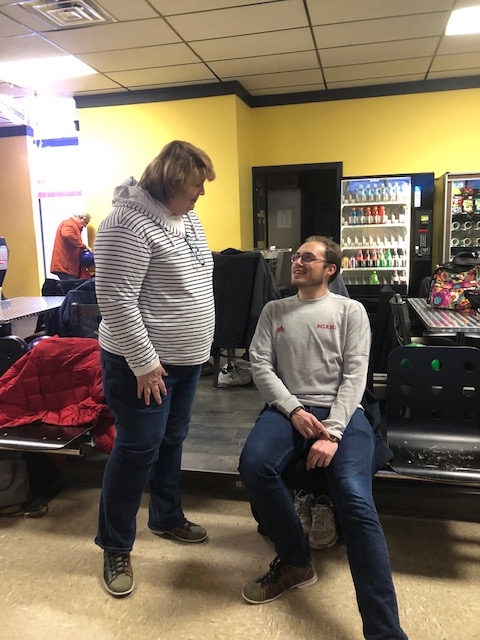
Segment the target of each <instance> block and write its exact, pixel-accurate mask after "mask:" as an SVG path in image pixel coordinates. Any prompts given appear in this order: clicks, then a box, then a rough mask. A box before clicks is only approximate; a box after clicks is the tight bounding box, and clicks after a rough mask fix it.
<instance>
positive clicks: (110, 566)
mask: <svg viewBox="0 0 480 640" xmlns="http://www.w3.org/2000/svg"><path fill="white" fill-rule="evenodd" d="M103 583H104V585H105V588H106V590H107V591H108V593H111V594H112V596H117V597H120V596H127V595H128V594H129V593H132V591H133V586H134V584H133V570H132V564H131V562H130V554H129V553H117V552H116V551H105V550H104V552H103Z"/></svg>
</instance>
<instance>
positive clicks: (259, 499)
mask: <svg viewBox="0 0 480 640" xmlns="http://www.w3.org/2000/svg"><path fill="white" fill-rule="evenodd" d="M308 410H309V411H311V412H312V413H313V414H314V415H315V416H316V417H317V418H318V419H319V420H320V421H322V420H324V419H325V418H326V417H327V416H328V413H329V409H323V408H320V407H309V408H308ZM374 439H375V436H374V433H373V429H372V427H371V425H370V423H369V422H368V420H367V419H366V417H365V415H364V414H363V412H362V411H361V410H360V409H357V411H356V412H355V413H354V415H353V417H352V419H351V421H350V423H349V424H348V426H347V428H346V430H345V432H344V435H343V438H342V440H341V442H340V444H339V447H338V450H337V453H336V454H335V456H334V457H333V460H332V462H331V463H330V465H329V466H328V467H326V468H325V473H326V476H327V479H328V483H329V487H330V490H331V492H332V496H333V501H334V504H335V509H336V511H337V514H338V517H339V519H340V522H341V524H342V531H343V536H344V540H345V544H346V548H347V555H348V561H349V564H350V570H351V573H352V577H353V582H354V585H355V590H356V594H357V603H358V607H359V610H360V614H361V616H362V620H363V632H364V636H365V638H367V639H368V640H406V635H405V634H404V632H403V631H402V629H401V628H400V623H399V618H398V607H397V600H396V596H395V589H394V586H393V581H392V575H391V569H390V561H389V557H388V550H387V545H386V542H385V536H384V533H383V529H382V526H381V524H380V521H379V518H378V514H377V510H376V507H375V503H374V500H373V495H372V476H373V461H374V446H375V444H374ZM311 444H312V441H310V440H305V439H304V438H303V437H302V436H301V435H300V434H299V433H298V431H296V429H295V428H294V427H293V425H292V423H291V421H290V420H289V419H288V418H287V417H286V416H284V415H283V414H282V413H280V412H279V411H277V410H276V409H275V408H273V407H266V408H265V409H264V410H263V411H262V413H261V414H260V416H259V417H258V419H257V421H256V423H255V425H254V427H253V429H252V431H251V432H250V435H249V436H248V438H247V441H246V443H245V446H244V449H243V451H242V455H241V457H240V468H239V469H240V474H241V477H242V480H243V482H244V483H245V486H246V488H247V492H248V495H249V498H250V502H251V504H252V507H253V509H254V511H255V515H256V516H257V517H258V518H259V521H260V525H261V526H262V527H263V529H264V530H265V532H266V533H267V535H268V537H269V538H270V540H271V541H272V542H273V544H274V546H275V550H276V552H277V554H278V555H279V556H280V557H281V558H282V560H283V561H284V562H285V563H287V564H293V565H297V566H305V565H306V564H308V563H310V561H311V556H310V549H309V546H308V541H307V540H306V539H305V536H304V534H303V531H302V526H301V524H300V521H299V519H298V517H297V515H296V513H295V509H294V506H293V500H292V497H291V495H290V492H289V490H288V488H287V487H286V486H285V483H284V482H283V480H282V478H281V474H282V473H283V471H284V470H285V469H286V468H287V467H288V466H289V465H291V464H292V463H294V462H295V461H296V460H298V459H299V458H300V457H302V456H303V455H304V454H305V452H306V451H307V450H308V448H309V447H310V446H311Z"/></svg>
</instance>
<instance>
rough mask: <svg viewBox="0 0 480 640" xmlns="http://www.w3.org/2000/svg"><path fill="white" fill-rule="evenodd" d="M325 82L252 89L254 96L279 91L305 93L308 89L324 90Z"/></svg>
mask: <svg viewBox="0 0 480 640" xmlns="http://www.w3.org/2000/svg"><path fill="white" fill-rule="evenodd" d="M324 90H325V85H324V84H323V82H322V84H301V85H294V86H292V87H274V88H272V89H270V88H265V87H263V88H262V89H250V93H251V94H252V96H268V95H276V94H279V93H305V92H306V91H324Z"/></svg>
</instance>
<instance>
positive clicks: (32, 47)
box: [0, 35, 65, 62]
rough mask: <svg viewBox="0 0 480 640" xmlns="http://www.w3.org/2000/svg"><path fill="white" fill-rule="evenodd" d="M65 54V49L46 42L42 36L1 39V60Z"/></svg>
mask: <svg viewBox="0 0 480 640" xmlns="http://www.w3.org/2000/svg"><path fill="white" fill-rule="evenodd" d="M63 55H65V52H64V51H62V50H61V49H59V48H58V47H56V46H55V45H53V44H51V43H50V42H46V41H45V40H44V39H43V38H42V37H41V36H36V35H35V36H32V35H31V36H18V37H16V38H3V39H0V62H8V61H10V60H28V59H30V58H51V57H53V56H63Z"/></svg>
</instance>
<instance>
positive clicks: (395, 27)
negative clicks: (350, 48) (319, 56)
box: [313, 12, 449, 49]
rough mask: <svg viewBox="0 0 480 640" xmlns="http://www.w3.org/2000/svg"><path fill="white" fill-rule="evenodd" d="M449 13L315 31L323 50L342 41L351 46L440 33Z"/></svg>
mask: <svg viewBox="0 0 480 640" xmlns="http://www.w3.org/2000/svg"><path fill="white" fill-rule="evenodd" d="M448 15H449V14H448V12H443V13H442V12H438V13H429V14H422V15H418V16H404V17H400V18H383V19H380V20H366V21H365V22H344V23H342V24H332V25H327V26H323V27H314V28H313V31H314V34H315V38H316V41H317V46H318V48H319V49H326V48H329V47H336V46H338V44H339V43H342V44H344V45H351V44H369V43H372V42H386V41H389V40H411V39H412V38H427V37H432V36H440V35H441V34H442V33H443V31H444V29H445V25H446V23H447V18H448Z"/></svg>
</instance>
